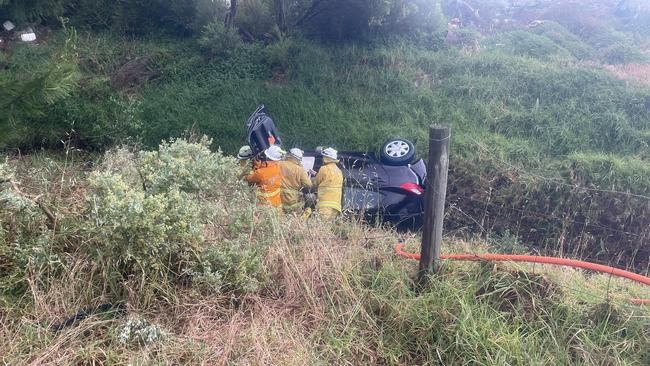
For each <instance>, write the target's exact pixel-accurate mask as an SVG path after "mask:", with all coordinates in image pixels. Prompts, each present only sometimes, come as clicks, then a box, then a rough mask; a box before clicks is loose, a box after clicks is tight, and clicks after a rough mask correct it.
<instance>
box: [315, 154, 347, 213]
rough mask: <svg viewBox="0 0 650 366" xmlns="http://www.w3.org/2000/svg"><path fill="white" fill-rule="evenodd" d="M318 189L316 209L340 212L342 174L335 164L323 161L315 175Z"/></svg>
mask: <svg viewBox="0 0 650 366" xmlns="http://www.w3.org/2000/svg"><path fill="white" fill-rule="evenodd" d="M315 185H316V186H317V187H318V204H317V205H316V209H317V210H319V209H322V208H326V207H327V208H332V209H334V210H336V211H338V212H341V198H342V196H343V173H341V169H339V167H338V166H336V162H334V161H327V160H325V165H323V166H321V168H320V169H319V170H318V174H316V183H315Z"/></svg>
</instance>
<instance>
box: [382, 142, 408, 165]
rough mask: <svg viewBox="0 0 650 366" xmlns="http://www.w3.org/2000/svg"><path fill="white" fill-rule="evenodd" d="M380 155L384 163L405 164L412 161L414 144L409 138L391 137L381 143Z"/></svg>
mask: <svg viewBox="0 0 650 366" xmlns="http://www.w3.org/2000/svg"><path fill="white" fill-rule="evenodd" d="M380 155H381V161H382V162H383V163H384V164H386V165H406V164H408V163H410V162H411V161H413V157H414V156H415V146H413V143H412V142H411V141H409V140H405V139H400V138H392V139H389V140H388V141H386V142H384V144H383V145H381V154H380Z"/></svg>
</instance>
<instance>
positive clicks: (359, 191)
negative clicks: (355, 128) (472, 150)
mask: <svg viewBox="0 0 650 366" xmlns="http://www.w3.org/2000/svg"><path fill="white" fill-rule="evenodd" d="M339 162H340V163H339V167H340V168H341V172H342V173H343V185H344V187H343V202H342V206H343V211H344V212H347V213H353V214H358V215H360V216H362V217H364V218H365V219H366V220H369V221H374V220H376V219H381V220H382V221H385V222H390V223H392V224H395V225H397V226H400V227H413V228H417V227H419V226H421V225H422V219H423V212H424V194H423V193H424V181H425V178H426V166H425V164H424V161H423V160H422V159H418V160H417V161H415V162H414V163H413V164H406V165H400V166H392V165H386V164H384V163H382V162H381V161H380V160H379V159H378V158H377V157H376V155H375V154H372V153H361V152H350V151H345V152H339ZM321 165H322V157H321V156H320V154H317V153H316V152H314V151H307V152H305V157H304V158H303V166H304V167H305V169H307V170H310V169H312V170H314V171H318V169H319V168H320V166H321Z"/></svg>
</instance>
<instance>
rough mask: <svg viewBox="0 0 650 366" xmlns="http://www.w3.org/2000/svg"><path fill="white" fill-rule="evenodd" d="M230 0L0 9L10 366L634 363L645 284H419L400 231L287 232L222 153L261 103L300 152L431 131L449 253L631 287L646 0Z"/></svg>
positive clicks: (474, 272) (642, 229)
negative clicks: (636, 300) (563, 260)
mask: <svg viewBox="0 0 650 366" xmlns="http://www.w3.org/2000/svg"><path fill="white" fill-rule="evenodd" d="M238 3H239V5H238V8H237V12H236V16H234V17H230V12H229V4H228V3H226V2H222V1H212V0H184V1H166V0H155V1H153V2H144V1H136V0H125V1H120V2H118V3H116V2H114V1H108V0H102V1H90V0H33V1H28V2H25V1H17V0H0V22H4V20H6V19H10V20H12V21H13V22H14V23H15V24H16V25H17V29H16V30H14V31H11V32H4V31H2V32H0V39H1V40H2V42H0V111H1V112H0V153H1V154H2V155H1V156H2V161H0V162H1V163H2V164H0V189H1V190H2V191H1V193H0V224H1V227H0V324H1V327H0V360H2V361H3V362H5V363H7V364H44V363H50V364H61V363H64V364H65V363H68V364H71V363H77V364H78V363H93V362H96V363H105V364H149V363H164V364H172V363H190V364H194V363H200V362H204V363H207V364H215V363H216V364H228V363H242V364H321V363H322V364H340V363H343V364H345V363H349V364H368V363H371V364H425V363H429V364H470V363H479V364H594V365H595V364H599V365H602V364H648V363H650V354H648V349H650V347H648V346H649V345H650V340H649V338H648V334H650V328H649V327H650V325H649V316H650V314H649V313H648V311H647V309H643V308H642V307H638V306H633V305H630V304H629V303H628V301H627V298H629V297H635V296H636V297H641V298H643V297H650V295H648V293H647V291H645V290H643V289H641V288H636V287H634V286H632V285H631V284H629V283H624V282H618V281H617V280H615V279H610V278H609V277H606V276H596V275H588V276H587V275H585V274H583V273H581V272H578V271H561V272H560V271H553V270H547V269H541V268H539V267H537V268H535V267H533V268H526V267H514V266H512V265H498V266H491V265H490V266H488V265H477V264H458V263H450V264H448V265H446V266H445V268H444V270H443V272H442V273H441V274H440V275H439V276H437V277H436V278H434V279H433V281H432V285H431V287H430V288H426V289H424V290H420V291H416V289H415V287H414V285H413V283H412V275H413V274H414V271H415V267H414V264H413V263H410V262H408V260H405V259H402V258H397V257H395V256H394V255H393V254H392V249H391V247H392V245H393V244H395V242H396V241H397V240H398V239H403V240H407V241H409V242H410V243H411V245H412V249H413V250H416V246H415V245H414V243H416V242H417V238H416V237H411V236H409V235H407V234H403V233H402V234H398V233H394V232H391V231H387V230H386V229H385V228H375V227H368V226H364V225H360V224H358V223H353V222H345V223H342V224H341V225H340V226H337V227H336V228H335V229H332V230H330V229H328V228H322V227H320V225H318V224H315V223H313V222H309V223H304V222H301V221H299V220H293V219H285V218H282V219H278V218H277V217H276V216H275V215H273V214H272V213H269V212H267V211H265V210H264V209H261V208H259V207H255V206H254V204H253V203H252V202H253V197H254V194H252V192H251V191H250V189H249V188H248V187H246V186H244V185H242V183H241V182H238V181H237V179H236V165H235V163H234V160H233V159H232V158H231V157H230V155H233V154H234V153H235V152H236V150H237V149H238V148H239V147H240V146H241V145H242V144H243V143H244V141H243V140H242V136H243V134H244V133H243V132H244V122H245V120H246V118H247V117H248V115H249V114H250V113H251V112H252V111H253V110H254V109H255V107H256V106H257V105H258V104H261V103H264V104H265V105H266V106H267V109H268V111H269V113H270V115H271V116H272V117H273V119H274V120H275V122H276V125H277V126H278V127H279V130H280V132H281V133H282V137H283V141H284V142H285V143H287V145H288V146H289V145H291V146H293V145H296V146H299V147H301V148H304V149H310V148H313V147H315V146H317V145H332V146H335V147H336V148H338V149H339V150H361V151H375V150H376V149H377V148H378V146H379V145H380V143H381V142H383V141H384V140H385V139H387V138H388V137H391V136H400V137H404V138H408V139H410V140H412V141H414V142H415V144H416V147H417V149H418V151H419V155H421V156H425V155H426V150H427V139H428V136H427V126H428V125H429V124H431V123H442V124H448V125H450V126H451V128H452V134H453V135H452V136H453V137H452V142H451V153H452V156H451V164H450V167H451V171H450V179H449V192H448V208H447V212H448V214H447V218H446V231H445V232H446V233H449V237H448V238H447V245H448V247H447V248H445V251H452V250H455V251H474V252H481V251H488V250H489V251H493V252H501V253H508V252H517V253H520V252H538V253H548V254H553V255H563V256H569V257H573V258H588V259H591V260H596V261H601V262H606V263H608V264H614V265H618V266H625V267H628V268H630V269H633V270H635V271H637V272H638V273H648V271H649V270H650V249H649V248H650V242H649V239H648V238H650V168H649V167H650V164H649V160H650V147H649V144H650V85H649V84H648V80H650V71H648V70H650V66H649V65H650V63H649V62H650V28H649V27H648V25H649V24H650V9H648V6H647V5H646V4H645V2H644V1H643V0H626V1H613V0H611V1H610V0H600V1H597V2H594V1H577V2H570V3H566V2H560V3H559V4H558V2H554V1H548V2H547V1H541V0H540V1H539V2H538V3H539V4H537V5H535V4H532V5H531V2H528V1H516V0H512V1H499V0H489V1H488V0H484V1H474V0H466V1H454V0H443V1H420V0H390V1H367V0H353V1H339V0H332V1H329V0H328V1H324V0H313V1H312V0H309V1H308V0H298V1H288V0H287V1H283V0H273V1H270V0H240V1H238ZM224 20H225V21H224ZM28 26H29V27H31V28H32V29H34V30H35V32H36V35H37V41H36V42H33V43H25V42H21V41H19V40H18V34H19V32H18V31H22V30H23V29H25V28H26V27H28ZM204 134H205V135H207V136H209V138H198V137H197V136H202V135H204ZM183 136H184V137H185V138H180V139H179V137H183ZM161 141H167V142H162V143H161ZM5 158H6V160H5ZM270 223H272V224H270ZM101 304H104V305H105V306H100V305H101ZM106 304H110V305H106ZM80 310H83V311H85V312H86V313H92V314H89V316H88V317H87V318H86V319H84V320H80V321H79V322H77V323H75V324H73V325H69V324H68V325H69V326H65V327H62V328H61V329H60V330H59V331H58V332H54V331H53V330H52V329H53V328H56V327H57V326H58V325H60V324H61V323H62V322H64V321H65V320H66V319H67V318H70V317H71V316H73V315H74V314H75V313H77V312H78V311H80ZM78 315H83V314H78ZM86 315H88V314H86ZM83 317H84V316H80V318H83Z"/></svg>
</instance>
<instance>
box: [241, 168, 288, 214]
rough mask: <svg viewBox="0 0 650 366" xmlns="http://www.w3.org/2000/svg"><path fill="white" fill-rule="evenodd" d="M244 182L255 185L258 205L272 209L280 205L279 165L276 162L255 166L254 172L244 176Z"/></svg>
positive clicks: (280, 179) (280, 181) (280, 182)
mask: <svg viewBox="0 0 650 366" xmlns="http://www.w3.org/2000/svg"><path fill="white" fill-rule="evenodd" d="M246 181H247V182H248V183H252V184H255V185H257V199H258V201H259V203H260V204H267V205H271V206H274V207H280V206H281V205H282V199H281V198H280V189H281V186H282V178H281V175H280V165H279V164H278V163H277V162H276V161H267V162H263V163H259V164H256V167H255V170H253V172H252V173H250V174H249V175H247V176H246Z"/></svg>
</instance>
